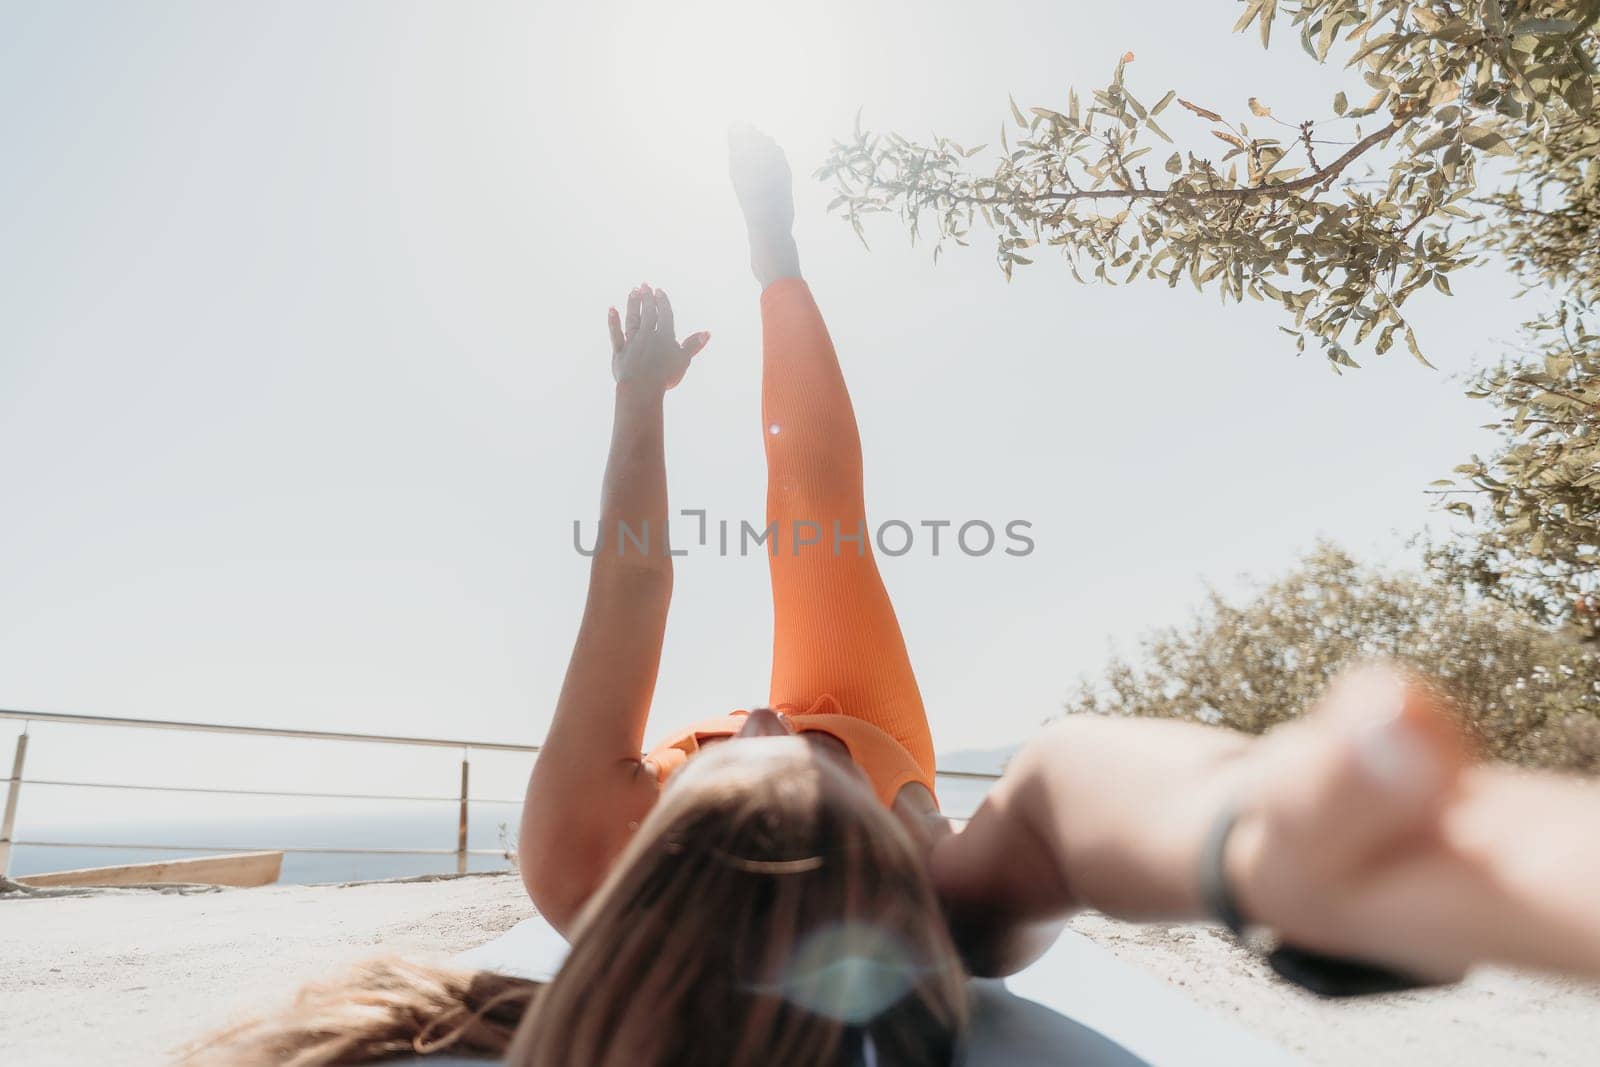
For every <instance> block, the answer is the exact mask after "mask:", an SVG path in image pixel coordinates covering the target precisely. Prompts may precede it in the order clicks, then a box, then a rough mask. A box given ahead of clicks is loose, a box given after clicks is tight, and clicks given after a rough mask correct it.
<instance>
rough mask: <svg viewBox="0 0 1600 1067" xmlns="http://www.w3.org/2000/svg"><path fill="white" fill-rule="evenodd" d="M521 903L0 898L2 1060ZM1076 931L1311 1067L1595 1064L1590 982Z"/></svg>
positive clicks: (488, 930)
mask: <svg viewBox="0 0 1600 1067" xmlns="http://www.w3.org/2000/svg"><path fill="white" fill-rule="evenodd" d="M528 914H529V906H528V903H527V898H526V897H525V896H524V895H523V892H522V887H521V885H520V883H519V882H518V881H517V880H516V879H515V878H513V877H510V876H491V877H475V878H464V879H459V880H454V879H453V880H447V881H437V882H414V883H376V884H368V885H357V886H344V887H335V886H273V887H268V888H264V889H240V890H227V891H223V892H216V893H204V894H196V895H189V896H178V895H165V894H153V893H143V892H121V893H117V894H111V895H103V896H93V897H67V898H54V899H21V900H19V899H0V1063H4V1064H18V1065H27V1067H53V1065H57V1064H86V1063H118V1064H127V1065H137V1064H158V1063H165V1062H168V1060H169V1059H170V1055H171V1050H173V1049H174V1048H176V1047H178V1046H179V1045H181V1044H182V1043H183V1042H184V1041H186V1040H188V1039H189V1038H191V1037H193V1036H194V1035H195V1034H198V1033H202V1032H204V1031H206V1030H207V1029H209V1028H212V1027H215V1026H217V1025H219V1024H222V1023H225V1022H227V1021H228V1020H229V1019H231V1018H236V1017H238V1016H239V1015H241V1014H246V1013H249V1012H252V1011H255V1010H259V1009H260V1008H261V1007H263V1006H264V1005H270V1004H271V1003H272V1002H273V1000H274V999H275V998H283V997H286V996H287V995H288V994H289V993H290V992H291V991H292V990H293V989H294V987H295V986H296V985H297V984H299V983H300V982H302V981H305V980H307V979H311V978H316V977H324V976H327V975H328V974H330V973H331V972H334V971H336V970H337V969H338V968H339V966H340V965H341V964H344V963H348V962H351V961H354V960H359V959H363V958H366V957H369V956H373V955H380V954H384V953H404V954H407V955H418V956H443V955H448V954H451V953H454V952H458V951H460V950H462V949H465V948H468V947H470V946H472V945H475V944H478V943H481V942H483V941H486V940H488V939H489V938H492V937H494V936H495V935H497V934H499V933H501V932H502V931H504V930H506V929H509V928H510V927H511V926H513V925H514V924H516V923H517V922H518V921H519V920H521V919H523V918H524V917H526V916H527V915H528ZM1074 926H1075V928H1076V929H1077V930H1078V931H1079V932H1080V933H1082V934H1084V935H1086V936H1088V937H1090V938H1092V939H1093V940H1095V941H1096V942H1097V943H1099V944H1100V945H1101V946H1103V947H1105V948H1106V949H1107V950H1109V951H1110V952H1112V953H1114V954H1115V955H1116V956H1118V957H1120V958H1121V959H1123V960H1125V961H1126V962H1128V963H1130V964H1132V965H1134V966H1137V967H1141V968H1144V969H1145V970H1147V971H1150V972H1152V973H1154V974H1157V975H1159V976H1160V977H1162V978H1164V979H1165V980H1167V981H1169V982H1171V983H1173V984H1175V985H1177V986H1178V987H1180V988H1181V989H1182V991H1183V992H1184V993H1185V994H1187V995H1188V996H1190V997H1191V998H1193V999H1194V1000H1195V1001H1196V1002H1198V1003H1199V1004H1201V1005H1203V1006H1204V1007H1206V1008H1208V1009H1210V1010H1212V1011H1215V1012H1217V1013H1219V1014H1221V1015H1224V1016H1226V1017H1229V1018H1232V1019H1234V1020H1236V1021H1237V1022H1239V1023H1240V1024H1242V1025H1243V1026H1245V1027H1247V1028H1249V1029H1252V1030H1255V1031H1256V1032H1258V1033H1260V1034H1262V1035H1263V1036H1265V1037H1268V1038H1270V1039H1272V1040H1274V1041H1276V1042H1277V1043H1278V1044H1280V1045H1282V1046H1284V1047H1285V1048H1289V1049H1292V1050H1295V1051H1297V1052H1299V1053H1301V1054H1302V1055H1304V1056H1305V1057H1306V1059H1307V1060H1308V1061H1309V1062H1312V1063H1325V1064H1359V1065H1363V1067H1365V1065H1382V1064H1394V1065H1402V1064H1404V1065H1408V1067H1409V1065H1412V1064H1435V1063H1437V1064H1475V1065H1476V1064H1525V1063H1531V1064H1583V1063H1595V1062H1600V989H1597V988H1596V987H1592V986H1583V985H1580V984H1577V983H1572V982H1564V981H1558V980H1551V979H1542V978H1530V977H1526V976H1522V975H1513V974H1508V973H1505V972H1500V971H1484V972H1482V973H1479V974H1477V975H1474V976H1473V977H1472V978H1471V979H1470V980H1468V981H1467V982H1466V983H1464V984H1463V985H1461V986H1458V987H1456V988H1453V989H1450V990H1447V991H1436V992H1427V993H1408V994H1399V995H1396V996H1390V997H1381V998H1375V999H1372V1000H1366V1001H1360V1002H1355V1003H1330V1002H1323V1001H1318V1000H1315V999H1313V998H1311V997H1308V996H1304V995H1301V994H1299V993H1297V992H1295V991H1294V990H1292V989H1289V988H1287V987H1285V986H1283V985H1282V984H1281V983H1279V982H1275V981H1271V980H1269V978H1268V977H1267V975H1266V972H1265V971H1264V969H1263V967H1262V966H1261V965H1260V963H1259V962H1258V961H1256V960H1255V959H1254V958H1253V957H1251V956H1249V955H1248V954H1246V953H1244V952H1241V951H1240V950H1239V949H1238V948H1236V947H1235V946H1234V945H1233V944H1231V943H1230V942H1229V941H1228V940H1226V939H1225V938H1223V937H1221V936H1219V935H1217V934H1215V933H1214V932H1212V931H1211V930H1210V929H1208V928H1204V927H1191V926H1170V927H1169V926H1146V927H1136V926H1128V925H1125V924H1122V923H1117V922H1113V921H1110V920H1107V919H1104V918H1102V917H1099V916H1095V915H1088V916H1083V917H1081V918H1080V919H1078V920H1077V921H1076V922H1075V924H1074ZM1152 1025H1159V1021H1158V1020H1152Z"/></svg>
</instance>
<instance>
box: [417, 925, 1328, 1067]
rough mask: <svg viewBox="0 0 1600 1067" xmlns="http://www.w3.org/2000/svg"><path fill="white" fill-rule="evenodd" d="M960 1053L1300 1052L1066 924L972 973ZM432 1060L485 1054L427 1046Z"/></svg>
mask: <svg viewBox="0 0 1600 1067" xmlns="http://www.w3.org/2000/svg"><path fill="white" fill-rule="evenodd" d="M566 952H567V944H566V942H565V941H563V940H562V939H561V935H559V934H557V933H556V932H555V930H554V929H552V928H551V927H550V925H549V924H548V923H546V922H545V921H544V920H543V919H540V918H532V919H526V920H524V921H523V922H520V923H518V924H517V925H516V926H514V927H512V928H511V929H510V930H508V931H506V932H505V933H504V934H501V935H500V936H499V937H497V938H495V939H494V940H493V941H490V942H488V943H487V944H484V945H479V946H478V947H477V948H474V949H469V950H468V951H466V952H463V953H461V954H460V955H459V956H457V957H456V958H455V962H456V963H458V964H460V965H461V966H463V967H470V968H473V969H475V970H489V971H499V972H501V973H503V974H513V975H517V976H519V977H523V978H535V979H547V978H549V977H550V976H551V975H553V974H555V972H556V969H557V968H559V967H560V966H561V961H562V959H564V958H565V956H566ZM972 997H973V1014H972V1030H971V1034H970V1038H969V1046H968V1055H967V1058H966V1062H967V1063H968V1064H972V1065H975V1067H1033V1065H1043V1064H1062V1063H1065V1064H1073V1065H1075V1067H1144V1065H1149V1067H1290V1065H1296V1064H1299V1063H1301V1061H1300V1060H1299V1059H1298V1058H1297V1057H1295V1056H1293V1055H1291V1054H1290V1053H1288V1052H1287V1051H1285V1050H1284V1049H1282V1048H1280V1047H1279V1046H1277V1045H1274V1044H1273V1043H1272V1042H1270V1041H1267V1040H1266V1039H1265V1038H1262V1037H1258V1036H1256V1035H1255V1034H1252V1033H1250V1032H1249V1031H1247V1030H1244V1029H1242V1028H1241V1027H1239V1026H1236V1025H1234V1024H1233V1023H1230V1022H1228V1021H1227V1020H1225V1019H1220V1018H1218V1017H1217V1016H1215V1015H1212V1014H1210V1013H1209V1012H1206V1011H1204V1010H1202V1009H1201V1008H1200V1007H1199V1006H1198V1005H1196V1004H1195V1003H1194V1002H1193V1001H1191V1000H1189V999H1188V998H1186V997H1184V996H1183V995H1182V994H1181V993H1179V992H1178V991H1177V990H1175V989H1173V988H1172V987H1171V986H1169V985H1167V984H1166V983H1164V982H1162V981H1160V980H1159V979H1157V978H1155V977H1153V976H1151V975H1149V974H1146V973H1144V972H1143V971H1141V970H1139V969H1138V968H1136V967H1132V966H1129V965H1128V964H1126V963H1123V962H1122V961H1121V960H1119V959H1117V958H1116V957H1115V956H1113V955H1111V954H1110V953H1109V952H1107V951H1106V950H1105V949H1103V948H1101V947H1099V946H1098V945H1096V944H1095V943H1094V942H1093V941H1090V940H1089V939H1088V938H1086V937H1083V936H1082V935H1080V934H1075V933H1072V932H1071V931H1067V932H1066V933H1064V934H1062V936H1061V939H1060V940H1059V941H1057V942H1056V944H1055V945H1054V946H1053V947H1052V948H1051V949H1050V951H1049V952H1047V953H1045V954H1044V956H1043V957H1041V958H1040V959H1039V961H1038V962H1036V963H1035V964H1034V965H1033V966H1031V967H1029V968H1028V969H1027V970H1025V971H1022V972H1021V973H1019V974H1015V975H1012V976H1011V977H1010V978H1007V979H1006V980H1005V981H1003V982H1001V981H988V980H981V979H975V980H974V981H973V982H972ZM415 1062H416V1063H417V1064H419V1065H421V1064H429V1065H433V1067H445V1065H449V1064H456V1065H460V1067H482V1064H483V1061H482V1060H468V1059H461V1058H459V1057H439V1056H429V1057H427V1058H426V1059H420V1060H416V1061H415Z"/></svg>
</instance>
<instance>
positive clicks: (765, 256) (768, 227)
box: [728, 124, 800, 289]
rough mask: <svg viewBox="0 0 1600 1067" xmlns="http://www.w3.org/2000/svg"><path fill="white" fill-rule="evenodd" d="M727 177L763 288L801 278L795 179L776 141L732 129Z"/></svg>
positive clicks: (744, 127)
mask: <svg viewBox="0 0 1600 1067" xmlns="http://www.w3.org/2000/svg"><path fill="white" fill-rule="evenodd" d="M728 174H729V176H730V177H731V178H732V179H733V190H734V192H735V193H736V194H737V195H738V197H739V207H740V209H741V210H742V211H743V212H744V222H745V229H746V230H747V231H748V233H749V236H750V269H751V270H753V271H754V272H755V276H756V280H757V281H758V282H760V283H761V287H762V288H763V289H764V288H766V287H767V286H769V285H771V284H772V283H773V282H775V281H777V280H778V279H780V278H798V277H799V276H800V253H799V251H798V250H797V249H796V248H795V243H794V235H793V233H792V232H791V231H792V230H793V228H794V188H793V186H794V179H793V176H792V175H791V174H790V172H789V161H788V160H787V159H786V158H784V155H783V149H781V148H779V147H778V144H777V142H776V141H774V140H773V139H772V138H770V137H768V136H767V135H766V134H764V133H762V132H761V131H760V130H757V129H756V128H755V127H754V126H749V125H744V124H739V125H735V126H733V127H731V128H730V129H729V130H728Z"/></svg>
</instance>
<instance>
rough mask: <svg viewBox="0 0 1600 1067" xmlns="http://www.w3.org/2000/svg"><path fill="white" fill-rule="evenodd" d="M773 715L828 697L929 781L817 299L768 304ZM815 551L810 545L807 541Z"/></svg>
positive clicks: (771, 290) (911, 678)
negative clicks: (889, 741) (894, 744)
mask: <svg viewBox="0 0 1600 1067" xmlns="http://www.w3.org/2000/svg"><path fill="white" fill-rule="evenodd" d="M761 335H762V356H761V416H762V427H763V431H764V436H765V439H766V447H767V523H768V525H769V528H770V527H773V525H774V524H775V533H774V535H773V539H772V542H771V543H770V544H769V545H768V553H769V558H770V564H771V571H772V610H773V635H772V688H771V693H770V697H769V699H770V701H771V703H772V706H773V707H775V708H779V707H786V708H799V709H805V708H809V707H810V706H811V705H812V704H813V703H814V702H815V701H816V700H817V699H818V698H819V697H821V696H824V695H831V696H833V697H834V698H835V699H836V700H837V701H838V703H839V707H840V709H841V710H842V711H843V712H844V713H845V714H846V715H850V716H854V717H855V718H859V719H864V720H866V721H867V722H869V723H871V724H872V725H874V726H876V727H878V728H879V729H881V730H883V731H884V732H885V733H887V734H889V735H890V736H891V737H893V738H894V739H895V740H896V741H898V742H900V744H901V745H902V746H904V748H905V750H906V751H907V752H908V753H909V754H910V755H911V757H912V759H914V760H915V761H916V762H917V764H918V766H920V767H921V768H922V769H923V771H924V772H925V773H926V774H927V776H928V780H929V781H932V780H933V771H934V759H933V738H932V736H931V735H930V733H929V731H928V717H927V712H926V711H925V710H924V709H923V706H922V693H921V692H920V691H919V690H918V689H917V679H916V676H915V675H914V674H913V673H912V671H911V660H910V657H909V656H907V654H906V645H905V638H904V637H902V636H901V634H900V623H899V621H898V620H897V619H896V618H895V614H894V605H893V604H891V603H890V602H889V593H888V590H886V589H885V588H884V587H883V579H882V577H880V576H879V574H878V564H877V562H876V560H875V559H874V557H873V554H872V535H871V530H870V529H869V527H868V526H867V521H866V502H865V500H864V498H863V496H862V476H861V438H860V435H859V434H858V432H857V430H856V420H855V412H854V410H853V409H852V408H851V406H850V393H849V391H848V390H847V389H846V388H845V384H844V374H843V373H842V372H841V371H840V369H839V358H838V356H837V355H836V354H835V353H834V350H833V342H832V341H831V340H830V339H829V337H828V328H827V326H826V325H824V324H823V321H822V313H821V312H820V311H819V310H818V309H817V304H816V301H815V300H813V299H812V296H811V289H810V288H809V287H808V286H807V285H806V283H805V282H804V281H802V280H801V279H799V278H785V279H783V280H781V281H777V282H774V283H773V284H772V285H770V286H768V287H767V288H766V290H765V291H763V292H762V294H761ZM808 542H810V543H808Z"/></svg>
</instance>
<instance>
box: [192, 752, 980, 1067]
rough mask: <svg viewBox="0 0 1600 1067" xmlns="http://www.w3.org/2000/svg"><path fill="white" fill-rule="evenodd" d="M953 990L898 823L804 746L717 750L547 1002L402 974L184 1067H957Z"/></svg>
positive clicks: (268, 1024) (391, 970)
mask: <svg viewBox="0 0 1600 1067" xmlns="http://www.w3.org/2000/svg"><path fill="white" fill-rule="evenodd" d="M964 979H965V975H964V972H963V971H962V968H961V964H960V962H959V960H958V957H957V955H956V952H955V948H954V945H953V944H952V943H951V940H950V935H949V932H948V930H947V929H946V926H945V923H944V920H943V918H942V916H941V913H940V911H939V908H938V904H937V901H936V899H935V897H934V893H933V888H932V885H931V883H930V882H929V880H928V876H927V874H926V870H925V866H924V863H923V861H922V859H921V857H920V856H919V855H918V853H917V850H916V849H915V847H914V846H913V844H912V842H911V839H910V837H909V836H908V835H907V834H906V833H905V831H904V830H903V829H902V827H901V826H900V825H899V823H898V821H897V820H896V819H895V817H894V816H893V815H891V814H890V813H889V812H888V811H887V810H886V809H884V808H883V807H882V806H881V805H880V804H878V802H877V801H876V800H875V799H873V797H872V794H871V792H870V790H869V789H867V788H866V786H865V785H864V784H862V783H861V782H859V781H857V780H856V779H855V777H854V776H852V775H851V774H850V773H849V772H848V771H847V770H846V769H844V768H843V767H840V766H837V765H835V764H834V762H833V761H832V760H831V759H829V758H828V757H827V756H825V755H823V754H820V753H818V752H816V751H815V750H814V749H812V748H811V747H810V746H808V745H806V744H805V743H804V742H803V741H801V740H799V739H797V738H782V739H761V740H759V741H755V740H742V741H739V742H736V743H728V744H724V745H719V746H716V747H715V748H711V749H708V750H707V751H706V752H704V753H702V754H701V755H699V756H697V757H696V758H695V759H694V760H693V761H691V763H690V765H689V766H687V767H685V768H684V770H683V771H681V772H679V774H678V775H677V777H676V778H675V780H674V781H673V782H672V783H671V785H670V787H669V788H668V789H666V790H665V791H664V792H663V794H662V797H661V799H660V801H659V802H658V803H657V805H656V807H655V809H654V810H653V811H652V812H651V813H650V815H649V816H648V817H647V818H646V819H645V820H644V822H643V824H642V825H641V826H640V828H639V831H638V832H637V834H636V835H635V836H634V838H633V840H632V841H631V842H630V843H629V845H628V847H627V848H626V849H625V850H624V851H623V854H622V855H621V857H620V858H619V859H618V860H617V862H616V863H615V864H614V865H613V867H612V870H611V873H610V875H609V876H608V877H607V879H606V880H605V882H604V883H603V884H602V885H601V887H600V888H599V890H598V891H597V892H596V893H595V894H594V896H593V897H591V898H590V900H589V902H588V904H587V905H586V906H585V908H584V910H583V912H582V914H581V915H580V916H579V917H578V920H577V922H576V924H575V926H574V928H573V937H572V947H571V951H570V952H569V954H568V956H567V959H566V961H565V963H563V965H562V967H561V969H560V971H559V972H558V973H557V974H556V976H555V978H554V979H553V980H552V981H551V982H550V983H549V984H548V985H545V986H543V987H540V986H539V985H538V984H537V983H532V982H524V981H520V980H517V979H511V978H507V977H505V976H501V975H488V974H484V973H482V972H477V973H474V972H461V971H448V970H441V969H438V968H421V967H416V966H413V965H406V964H398V963H380V964H371V965H368V966H367V968H366V969H365V970H363V971H358V972H357V974H356V975H355V976H353V977H352V978H351V979H349V980H347V981H345V982H343V983H337V984H331V985H324V986H316V987H311V988H310V989H307V990H305V991H303V992H302V994H301V996H300V999H299V1000H298V1001H297V1003H296V1006H295V1008H294V1009H293V1010H292V1011H291V1012H289V1013H288V1014H286V1015H284V1016H282V1017H280V1018H278V1019H275V1020H267V1021H264V1022H258V1023H252V1024H246V1025H245V1026H243V1027H240V1028H236V1029H235V1030H232V1031H229V1032H227V1033H225V1034H222V1035H219V1037H217V1038H214V1039H212V1040H211V1041H209V1042H207V1043H206V1045H205V1046H203V1047H202V1049H201V1050H199V1052H198V1053H196V1054H195V1055H194V1059H193V1061H192V1062H197V1063H198V1062H204V1063H219V1062H220V1063H229V1064H248V1065H255V1064H265V1063H272V1064H286V1065H290V1067H322V1065H328V1064H346V1063H364V1062H370V1061H371V1060H374V1059H380V1058H383V1057H385V1056H389V1055H393V1054H396V1053H401V1052H431V1051H436V1050H439V1049H443V1048H450V1049H451V1050H453V1051H458V1052H463V1053H480V1054H482V1053H489V1054H500V1053H504V1054H505V1055H506V1060H507V1062H508V1063H510V1064H513V1065H517V1067H523V1065H533V1067H554V1065H568V1064H585V1065H594V1067H611V1065H622V1064H628V1065H632V1064H640V1063H662V1064H670V1063H704V1064H730V1065H739V1067H743V1065H755V1064H760V1065H761V1067H788V1065H791V1064H793V1065H797V1067H798V1065H807V1067H810V1065H815V1064H857V1063H871V1062H874V1061H875V1062H880V1063H885V1064H889V1063H892V1064H904V1065H912V1067H920V1065H928V1067H933V1065H939V1067H943V1065H945V1064H948V1063H950V1062H951V1060H952V1059H953V1058H954V1055H955V1051H956V1047H957V1044H958V1041H959V1039H960V1035H961V1033H962V1032H963V1030H964V1029H965V1024H966V993H965V980H964Z"/></svg>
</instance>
